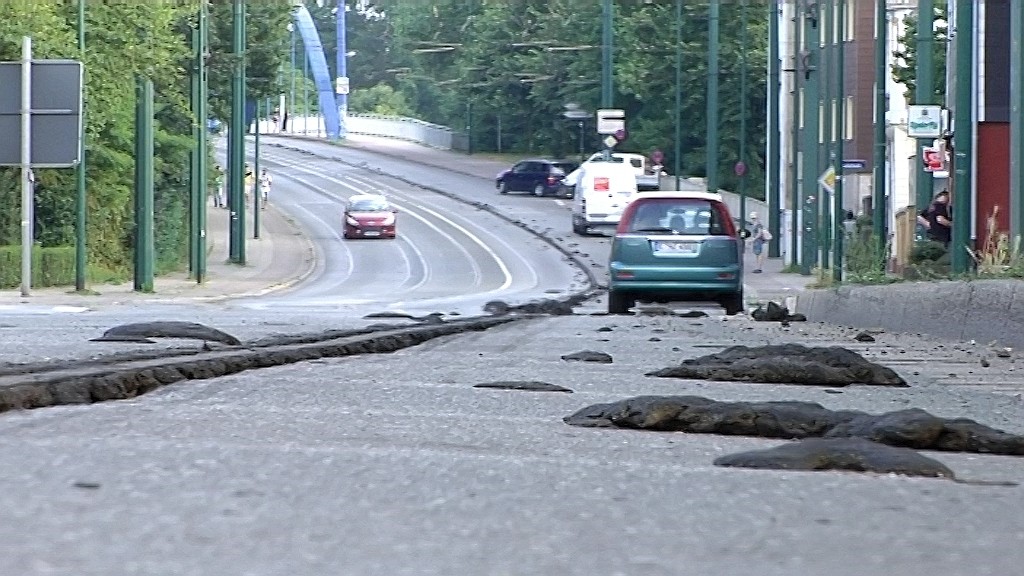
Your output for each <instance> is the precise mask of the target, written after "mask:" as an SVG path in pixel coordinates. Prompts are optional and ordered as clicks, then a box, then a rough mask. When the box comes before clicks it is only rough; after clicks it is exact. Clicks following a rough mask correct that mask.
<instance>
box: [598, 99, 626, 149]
mask: <svg viewBox="0 0 1024 576" xmlns="http://www.w3.org/2000/svg"><path fill="white" fill-rule="evenodd" d="M597 133H598V134H602V135H607V137H606V138H605V139H604V140H603V142H604V145H605V149H604V159H605V160H608V159H609V158H611V155H612V148H613V147H614V146H615V145H616V144H618V143H619V142H620V141H621V140H622V139H624V138H625V134H626V112H625V110H620V109H617V108H602V109H600V110H598V111H597ZM620 134H621V137H620V136H619V135H620Z"/></svg>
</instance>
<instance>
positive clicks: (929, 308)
mask: <svg viewBox="0 0 1024 576" xmlns="http://www.w3.org/2000/svg"><path fill="white" fill-rule="evenodd" d="M796 311H797V312H800V313H802V314H804V315H806V316H807V319H808V320H810V321H814V322H830V323H834V324H841V325H846V326H854V327H857V328H884V329H886V330H890V331H899V332H910V333H920V334H929V335H932V336H938V337H943V338H954V339H959V340H975V341H977V342H979V343H985V344H988V343H990V342H993V341H994V342H996V343H998V344H999V345H1001V346H1011V347H1024V281H1020V280H974V281H948V282H914V283H898V284H890V285H886V286H843V287H840V288H837V289H831V290H808V291H806V292H802V293H800V294H799V295H798V296H797V297H796Z"/></svg>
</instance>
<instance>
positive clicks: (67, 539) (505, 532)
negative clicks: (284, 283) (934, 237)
mask: <svg viewBox="0 0 1024 576" xmlns="http://www.w3.org/2000/svg"><path fill="white" fill-rule="evenodd" d="M350 152H351V153H352V154H367V153H366V152H358V151H346V154H347V153H350ZM353 157H354V156H353ZM365 161H366V162H367V163H370V162H374V163H378V164H381V165H383V164H385V163H398V164H395V166H394V167H395V168H402V166H403V165H401V164H400V161H399V160H397V159H394V158H379V159H375V160H371V159H367V160H365ZM310 162H317V160H315V159H311V160H310ZM281 166H282V169H284V170H295V168H287V167H286V166H285V164H282V165H281ZM317 166H319V165H317ZM373 167H374V168H376V167H377V166H376V165H374V166H373ZM339 169H343V168H339ZM404 170H405V172H404V179H405V180H412V179H422V180H424V181H425V182H426V181H430V183H431V185H432V186H439V187H444V188H446V189H451V190H462V191H463V192H461V193H465V194H479V195H480V197H481V198H485V197H486V199H487V201H488V202H490V203H493V204H494V205H500V206H502V207H503V209H504V208H507V209H508V210H509V211H514V215H513V218H512V219H517V218H518V219H522V221H523V222H527V223H529V224H530V225H539V226H550V227H551V228H552V229H553V230H554V229H555V228H556V226H557V225H558V224H557V222H558V221H559V220H556V219H557V218H560V217H561V215H562V214H564V208H562V207H559V205H558V204H557V202H558V201H555V200H552V199H535V198H529V197H508V198H504V197H497V195H495V194H494V192H493V189H492V188H490V189H489V188H487V187H486V186H484V182H482V181H481V178H480V177H472V176H469V175H448V176H447V177H446V176H445V175H444V174H441V173H440V172H437V171H435V170H430V169H427V168H423V167H419V168H418V167H415V166H411V165H404ZM360 178H364V176H360ZM370 181H371V180H368V182H370ZM372 182H374V184H373V185H380V184H384V183H387V182H388V181H387V180H384V179H382V180H372ZM378 183H380V184H378ZM394 186H395V190H394V193H396V194H410V195H413V194H417V193H416V192H415V191H414V190H413V189H409V190H408V191H407V192H406V191H404V190H405V189H403V188H401V186H399V185H397V184H394ZM324 187H326V186H324ZM342 188H344V187H343V186H342ZM296 190H298V188H296ZM338 192H339V193H342V191H340V190H339V191H338ZM295 193H296V194H299V192H298V191H296V192H295ZM344 193H347V191H346V192H344ZM321 196H322V195H321ZM410 198H412V196H410ZM297 200H298V199H297ZM307 201H308V202H310V203H313V204H315V203H316V202H317V201H318V200H317V198H316V195H311V196H309V198H308V200H300V204H301V203H303V202H307ZM434 201H437V202H440V201H439V200H431V202H434ZM406 202H407V203H409V200H406ZM416 206H418V204H416ZM410 208H411V209H414V210H415V209H417V208H415V207H413V206H412V205H410ZM438 208H440V207H438ZM460 210H463V209H460ZM559 210H562V212H559ZM310 211H311V212H313V213H316V212H317V210H316V209H312V210H310ZM446 217H448V218H450V219H451V218H454V216H451V215H446ZM460 218H461V216H460ZM549 222H550V224H547V223H549ZM497 225H498V224H497V223H496V224H495V226H497ZM516 228H518V227H515V226H508V227H507V229H509V230H515V229H516ZM505 229H506V228H502V231H504V230H505ZM495 230H497V228H495ZM559 230H560V229H559ZM502 233H504V232H502ZM558 233H561V232H560V231H559V232H558ZM481 234H482V232H481ZM580 242H581V244H579V246H580V250H579V252H580V254H590V253H593V254H594V256H593V258H594V260H599V259H600V258H601V256H602V255H601V254H600V252H599V250H600V248H601V246H602V240H601V239H587V238H583V239H580ZM583 242H585V244H584V243H583ZM361 247H362V244H360V248H359V249H361ZM577 256H578V255H577ZM339 259H340V257H339ZM344 269H345V268H343V267H339V269H338V270H336V271H331V270H330V269H328V268H324V270H323V271H322V272H318V273H320V274H323V275H325V277H329V278H332V282H336V283H338V284H339V285H344V284H345V283H346V282H348V281H349V280H348V278H350V276H346V274H345V273H344V272H343V271H342V270H344ZM404 270H406V272H408V273H409V275H410V276H414V274H412V273H411V272H409V270H411V268H404ZM564 280H565V279H563V281H564ZM302 290H303V289H302V288H301V285H300V287H298V288H296V289H295V291H294V293H295V294H303V292H302ZM307 296H309V297H310V299H311V300H314V301H315V300H316V299H319V298H328V299H329V298H331V297H332V296H331V295H330V294H323V293H310V294H307ZM445 297H446V295H445V294H443V293H440V294H431V296H430V298H445ZM277 298H278V296H276V295H271V296H268V297H266V298H258V299H257V298H243V299H241V300H238V301H234V300H233V301H228V302H224V303H204V304H202V305H189V306H177V307H176V308H174V310H175V312H174V314H175V315H176V316H175V317H179V318H187V317H189V314H191V319H192V320H195V321H200V322H206V323H209V324H211V325H214V326H217V327H222V328H225V329H228V330H229V331H231V332H233V333H235V334H236V335H237V336H239V337H240V338H242V339H243V340H244V341H248V340H251V339H254V338H257V337H260V336H262V335H266V334H271V333H275V332H281V333H283V332H290V333H294V332H302V331H311V330H323V329H328V328H340V327H344V326H351V325H353V323H355V322H356V320H355V319H353V313H354V312H353V311H354V310H355V308H353V309H344V307H345V306H344V303H340V304H339V305H338V308H340V309H343V310H342V311H340V312H339V313H338V314H333V313H332V306H326V305H325V306H320V307H318V306H311V307H309V308H301V307H299V308H292V307H289V306H285V305H284V304H281V300H277ZM376 298H377V300H376V301H375V302H374V303H373V305H374V306H376V305H381V304H384V303H394V302H396V301H398V302H401V301H402V300H396V299H393V298H390V297H383V296H376ZM261 301H263V302H267V303H268V304H266V305H265V308H262V309H261V308H259V306H263V305H260V304H259V303H260V302H261ZM272 302H277V303H272ZM434 303H435V302H431V304H434ZM150 306H151V308H150V314H151V315H153V314H165V313H169V310H171V308H170V306H171V305H170V304H155V303H154V304H151V305H150ZM160 306H165V307H164V308H161V307H160ZM131 310H132V312H131V313H132V314H133V315H134V314H139V313H144V312H145V310H146V307H144V306H143V307H132V308H131ZM190 310H191V312H190ZM602 310H603V302H602V300H600V299H598V300H596V301H593V302H591V303H588V304H587V305H585V306H582V307H579V308H578V309H577V313H576V314H574V315H571V316H558V317H542V318H537V319H531V320H523V321H520V322H517V323H513V324H510V325H505V326H502V327H499V328H493V329H491V330H488V331H486V332H479V333H471V334H463V335H459V336H449V337H445V338H442V339H439V340H436V341H432V342H428V343H426V344H423V345H420V346H415V347H412V348H406V349H404V350H401V351H398V352H395V353H391V354H377V355H364V356H354V357H346V358H336V359H329V358H325V359H320V360H315V361H306V362H299V363H295V364H290V365H287V366H280V367H276V368H270V369H262V370H250V371H245V372H241V373H238V374H234V375H231V376H226V377H219V378H210V379H205V380H190V381H186V382H181V383H178V384H174V385H170V386H166V387H163V388H160V389H158V390H156V391H153V392H150V393H149V394H146V395H144V396H141V397H138V398H135V399H131V400H125V401H117V402H105V403H97V404H91V405H81V406H63V407H55V408H46V409H37V410H30V411H22V412H8V413H3V414H0V438H2V441H0V486H2V489H0V542H2V543H3V544H2V548H3V551H4V553H3V554H0V574H5V575H6V574H12V575H19V576H21V575H54V574H56V575H75V576H81V575H97V576H99V575H104V576H107V575H147V576H149V575H175V576H177V575H181V574H190V575H191V574H196V575H211V576H213V575H217V576H220V575H229V574H239V575H241V574H245V575H258V576H263V575H267V576H271V575H278V574H291V575H294V576H307V575H308V576H320V575H324V574H338V575H349V574H351V575H360V576H362V575H377V574H380V575H389V576H392V575H404V574H408V575H434V574H438V575H440V574H446V575H447V574H473V575H477V574H479V575H488V576H489V575H531V576H532V575H549V574H561V575H583V574H587V575H590V574H602V575H624V576H633V575H641V574H642V575H680V574H716V575H726V576H730V575H746V574H751V573H756V574H762V575H769V576H772V575H780V576H781V575H786V576H790V575H808V576H819V575H829V576H832V575H835V576H844V575H851V576H853V575H858V576H863V575H867V576H876V575H877V576H882V575H886V576H888V575H891V574H902V575H911V576H915V575H921V576H924V575H937V574H943V575H947V574H948V575H971V576H982V575H992V576H1004V575H1010V574H1019V573H1021V569H1020V567H1021V566H1024V519H1022V518H1021V515H1020V513H1019V511H1020V510H1021V509H1022V505H1024V488H1021V487H1020V486H1012V487H1005V486H984V485H970V484H958V483H954V482H952V481H949V480H945V479H925V478H908V477H903V476H895V475H873V474H856V473H837V472H777V471H749V470H742V469H732V468H719V467H716V466H714V465H713V464H712V461H713V460H714V458H716V457H718V456H720V455H724V454H729V453H733V452H739V451H743V450H747V449H751V448H757V447H769V446H774V445H778V444H780V443H781V442H782V441H779V440H767V439H758V438H744V437H726V436H714V435H698V434H683V433H656V432H641V431H635V430H609V429H586V428H576V427H571V426H568V425H566V424H565V423H563V421H562V418H563V417H565V416H567V415H569V414H571V413H573V412H575V411H577V410H579V409H580V408H583V407H585V406H589V405H592V404H595V403H604V402H612V401H615V400H619V399H622V398H626V397H630V396H636V395H647V394H694V395H700V396H706V397H709V398H713V399H717V400H805V401H811V402H818V403H821V404H822V405H824V406H826V407H828V408H832V409H857V410H865V411H869V412H876V413H880V412H887V411H892V410H898V409H903V408H908V407H919V408H923V409H925V410H928V411H930V412H932V413H934V414H936V415H939V416H944V417H966V418H972V419H976V420H978V421H979V422H982V423H984V424H987V425H990V426H994V427H996V428H1001V429H1004V430H1006V431H1008V432H1012V433H1015V434H1024V398H1022V393H1024V378H1022V375H1021V373H1020V372H1019V371H1018V370H1017V366H1018V364H1017V362H1016V360H1017V359H1018V357H1019V353H1017V352H1016V351H1012V352H1010V354H1009V356H1008V357H1003V356H1001V355H997V352H1000V353H1002V351H999V350H995V349H993V348H991V347H989V346H988V345H987V344H986V343H962V342H954V341H949V340H934V339H925V338H923V337H919V336H914V335H910V334H899V333H881V334H877V335H876V338H877V341H876V342H871V343H860V342H856V341H854V339H853V336H854V334H856V332H857V331H856V330H851V329H848V328H843V327H838V326H828V325H823V324H818V323H793V324H792V325H791V326H789V327H783V326H780V325H779V324H775V323H760V322H753V321H751V320H750V319H749V318H746V317H723V316H719V315H713V316H711V317H707V318H682V317H678V316H647V315H637V316H618V317H610V316H603V315H599V314H598V315H595V314H597V313H600V312H601V311H602ZM140 311H141V312H140ZM101 314H102V315H101V316H99V318H101V319H103V320H106V321H109V320H112V319H114V318H116V317H117V310H116V307H115V308H113V309H107V310H106V311H104V312H102V313H101ZM96 318H97V317H95V316H92V315H90V316H85V317H82V316H81V315H58V316H53V315H51V316H47V317H45V318H44V319H42V320H40V322H45V323H50V322H54V321H57V322H60V323H61V325H60V326H55V327H54V328H53V329H52V330H50V331H48V332H46V333H45V334H47V338H48V339H49V340H52V341H54V342H42V341H39V342H38V345H39V346H40V349H45V350H47V351H48V352H49V351H52V352H54V353H55V354H67V355H73V354H76V353H77V354H81V353H84V352H83V351H86V350H91V351H92V354H102V353H105V352H108V351H110V350H112V349H114V347H115V345H113V344H104V345H98V344H97V343H88V342H87V338H89V337H93V336H95V335H96V333H95V329H96V327H97V325H98V323H99V322H100V321H99V320H97V319H96ZM133 318H137V316H133ZM0 321H2V322H5V323H9V324H11V325H13V324H16V323H17V322H21V321H22V320H21V319H19V320H17V322H16V321H15V320H14V319H6V318H0ZM363 322H365V321H363ZM8 333H9V332H8ZM30 334H41V333H39V332H31V331H27V332H26V335H25V338H29V335H30ZM780 342H799V343H806V344H815V345H843V346H846V347H849V348H851V349H854V350H856V351H859V352H861V353H863V354H864V355H866V356H867V357H868V358H870V359H873V360H875V361H878V362H881V363H883V364H885V365H888V366H890V367H892V368H893V369H895V370H896V371H897V372H899V373H900V374H901V375H902V376H904V377H905V378H906V379H907V380H908V382H909V383H910V384H911V387H909V388H876V387H866V386H852V387H848V388H842V389H835V388H833V389H825V388H819V387H806V386H787V385H766V384H740V383H722V382H702V381H693V380H672V379H655V378H650V377H646V376H644V373H645V372H646V371H648V370H653V369H657V368H662V367H666V366H669V365H672V364H676V363H678V362H680V361H681V360H683V359H686V358H692V357H695V356H699V355H703V354H707V353H710V352H715V351H718V350H720V349H721V348H723V347H724V346H727V345H731V344H735V343H744V344H749V345H760V344H767V343H780ZM30 344H31V342H29V341H25V342H21V343H20V344H19V347H20V348H19V349H22V350H24V349H25V348H24V347H25V346H28V345H30ZM179 345H180V343H179ZM126 346H127V348H126ZM138 348H139V346H138V345H134V346H133V345H121V346H120V349H122V350H124V349H138ZM581 350H596V351H603V352H607V353H609V354H611V355H612V357H613V358H614V362H613V363H611V364H593V363H577V362H567V361H565V360H562V359H561V356H562V355H564V354H568V353H572V352H577V351H581ZM1003 355H1005V354H1003ZM983 359H984V361H983ZM497 380H517V381H518V380H539V381H544V382H549V383H552V384H557V385H560V386H564V387H567V388H570V389H571V390H573V393H571V394H568V393H550V392H547V393H541V392H526V391H508V390H490V389H480V388H474V387H473V386H474V384H480V383H487V382H493V381H497ZM928 455H929V456H931V457H934V458H936V459H938V460H940V461H941V462H943V463H944V464H946V465H947V466H949V467H950V468H952V469H953V470H954V471H955V472H956V473H957V475H958V476H959V477H961V478H964V479H969V480H986V481H1010V482H1018V483H1019V482H1022V481H1024V462H1022V460H1021V458H1015V457H1006V456H991V455H978V454H959V453H928Z"/></svg>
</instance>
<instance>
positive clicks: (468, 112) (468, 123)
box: [466, 99, 473, 156]
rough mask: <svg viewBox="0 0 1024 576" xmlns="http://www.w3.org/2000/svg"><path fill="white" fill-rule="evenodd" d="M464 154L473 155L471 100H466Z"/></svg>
mask: <svg viewBox="0 0 1024 576" xmlns="http://www.w3.org/2000/svg"><path fill="white" fill-rule="evenodd" d="M466 154H468V155H470V156H472V155H473V100H472V99H467V100H466Z"/></svg>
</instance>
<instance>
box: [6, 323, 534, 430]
mask: <svg viewBox="0 0 1024 576" xmlns="http://www.w3.org/2000/svg"><path fill="white" fill-rule="evenodd" d="M528 318H530V316H518V315H506V316H492V317H478V318H469V319H459V320H454V321H447V322H439V323H431V324H417V325H413V326H409V325H406V326H396V327H394V328H390V327H381V328H377V329H373V328H369V327H368V328H365V329H363V330H354V331H346V332H341V333H339V331H330V332H325V333H322V334H320V335H317V334H299V335H290V336H289V335H285V336H280V337H272V338H264V339H262V340H260V341H257V342H254V343H249V344H244V345H242V346H234V347H225V348H218V349H215V350H201V349H197V350H187V349H181V348H175V349H168V350H164V351H162V352H144V353H140V354H136V355H132V354H121V355H116V356H113V357H105V358H103V357H101V358H93V359H88V360H72V361H64V362H59V363H49V364H42V363H38V364H26V365H14V366H9V367H6V368H4V369H3V371H2V372H0V412H6V411H9V410H18V409H33V408H43V407H48V406H58V405H64V404H90V403H93V402H103V401H107V400H122V399H126V398H134V397H136V396H140V395H142V394H145V393H146V392H150V391H152V390H155V389H157V388H159V387H161V386H165V385H167V384H173V383H176V382H181V381H185V380H201V379H206V378H216V377H219V376H226V375H228V374H235V373H238V372H243V371H246V370H253V369H258V368H269V367H272V366H282V365H286V364H293V363H296V362H303V361H306V360H315V359H318V358H337V357H342V356H353V355H357V354H381V353H388V352H394V351H396V350H400V349H402V348H408V347H410V346H416V345H418V344H422V343H423V342H426V341H428V340H432V339H434V338H440V337H442V336H450V335H453V334H461V333H465V332H473V331H481V330H487V329H489V328H493V327H495V326H499V325H502V324H507V323H509V322H515V321H519V320H524V319H528ZM15 371H17V372H15Z"/></svg>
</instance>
